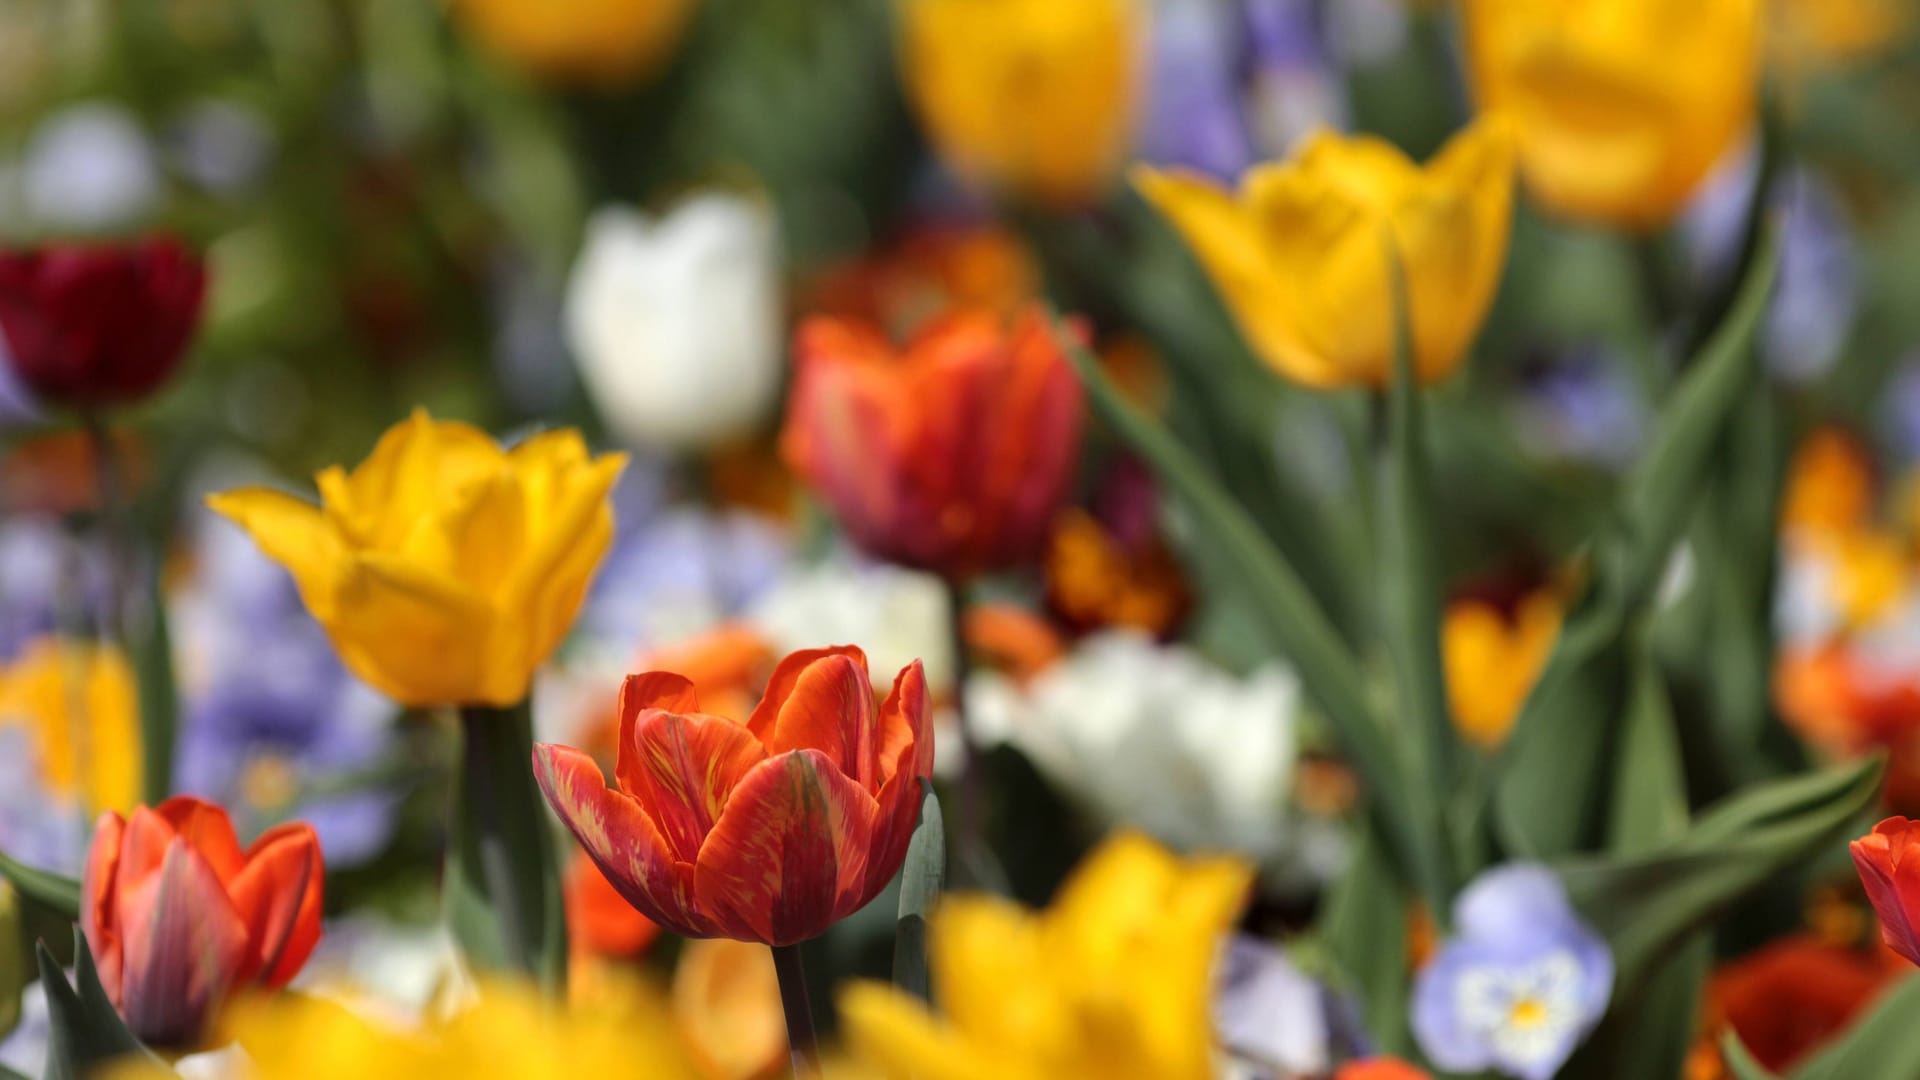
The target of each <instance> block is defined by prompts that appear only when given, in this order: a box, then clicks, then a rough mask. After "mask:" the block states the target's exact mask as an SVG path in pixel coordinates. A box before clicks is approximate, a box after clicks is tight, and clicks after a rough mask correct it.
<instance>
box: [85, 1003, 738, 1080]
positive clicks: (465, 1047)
mask: <svg viewBox="0 0 1920 1080" xmlns="http://www.w3.org/2000/svg"><path fill="white" fill-rule="evenodd" d="M222 1030H223V1033H224V1034H227V1035H230V1036H232V1037H233V1038H234V1039H235V1040H236V1041H237V1042H238V1043H239V1045H240V1046H241V1048H242V1049H244V1050H245V1051H246V1054H245V1055H244V1057H243V1059H242V1062H243V1063H242V1064H240V1065H238V1066H237V1067H236V1068H235V1069H234V1071H233V1075H235V1076H237V1077H239V1078H241V1080H333V1078H335V1077H342V1076H351V1077H354V1078H356V1080H414V1078H416V1077H425V1076H456V1077H462V1078H465V1080H494V1078H496V1077H497V1078H500V1080H506V1078H509V1077H511V1078H514V1080H576V1078H578V1077H583V1076H603V1077H604V1076H647V1077H659V1078H661V1080H699V1078H700V1074H699V1073H698V1072H697V1071H696V1070H695V1069H694V1068H693V1066H692V1064H691V1062H690V1061H689V1060H688V1058H687V1055H686V1050H685V1047H684V1046H683V1045H682V1044H681V1043H680V1041H679V1039H678V1037H677V1036H676V1035H675V1034H674V1031H673V1027H672V1024H671V1022H670V1021H669V1020H668V1019H667V1015H666V1008H665V1005H664V1004H663V1003H662V1002H661V1001H660V998H659V995H658V994H657V993H655V992H653V991H651V989H650V988H645V987H635V988H631V989H630V990H629V991H627V992H625V993H623V994H621V995H619V997H618V999H617V1000H609V1001H606V1002H601V1003H596V1004H593V1005H587V1006H574V1007H572V1008H570V1009H563V1008H560V1007H558V1006H556V1005H554V1004H553V1003H552V1002H550V1001H547V1000H545V999H543V998H542V997H541V996H540V995H539V994H538V993H536V992H535V991H534V990H533V989H532V988H531V987H524V986H520V985H518V984H512V983H489V984H484V985H482V986H481V987H480V992H479V996H478V998H477V999H476V1000H475V1001H473V1002H472V1003H471V1005H469V1006H468V1007H467V1008H465V1009H464V1010H462V1011H460V1012H458V1013H456V1014H455V1015H454V1016H453V1017H451V1018H450V1019H447V1020H445V1021H441V1022H436V1023H431V1024H428V1025H427V1026H426V1027H424V1028H422V1029H420V1030H414V1031H400V1030H396V1029H394V1028H390V1027H386V1026H383V1025H381V1024H376V1023H373V1022H371V1021H369V1020H367V1019H365V1018H362V1017H361V1016H359V1015H356V1014H355V1013H353V1012H351V1011H349V1010H348V1009H346V1008H344V1007H342V1006H341V1005H339V1004H336V1003H335V1002H333V1001H330V1000H328V999H325V998H321V997H315V996H311V995H305V994H287V995H280V996H277V997H271V998H268V997H258V998H249V999H246V1000H243V1001H241V1002H239V1003H238V1004H237V1005H235V1006H234V1007H233V1008H232V1009H231V1010H229V1012H228V1013H227V1015H226V1017H225V1018H224V1020H223V1023H222ZM107 1076H108V1077H109V1078H110V1080H149V1078H152V1080H160V1078H161V1077H167V1078H171V1077H172V1076H173V1073H172V1072H169V1071H167V1070H166V1069H165V1068H163V1067H162V1066H161V1065H160V1064H159V1063H158V1062H150V1063H148V1064H139V1063H128V1064H125V1065H122V1066H120V1067H118V1068H115V1069H112V1070H109V1072H108V1073H107Z"/></svg>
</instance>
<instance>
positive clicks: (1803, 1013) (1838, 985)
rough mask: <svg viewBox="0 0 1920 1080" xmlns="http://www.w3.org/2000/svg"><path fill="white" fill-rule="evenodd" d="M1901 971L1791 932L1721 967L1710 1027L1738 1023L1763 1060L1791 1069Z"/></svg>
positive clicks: (1712, 986)
mask: <svg viewBox="0 0 1920 1080" xmlns="http://www.w3.org/2000/svg"><path fill="white" fill-rule="evenodd" d="M1895 974H1897V973H1896V972H1890V971H1888V970H1887V969H1886V968H1885V967H1884V966H1883V965H1881V964H1880V963H1878V962H1877V961H1876V960H1875V959H1874V957H1873V955H1872V954H1871V953H1863V952H1861V951H1859V950H1856V949H1848V948H1844V947H1842V946H1838V945H1829V944H1827V943H1825V942H1822V941H1820V940H1819V939H1817V938H1813V937H1807V936H1796V937H1791V938H1785V939H1782V940H1780V941H1776V942H1774V943H1772V944H1770V945H1766V946H1763V947H1762V948H1760V949H1757V950H1755V951H1754V952H1752V953H1750V954H1748V955H1746V956H1743V957H1741V958H1740V959H1738V960H1734V961H1732V962H1730V963H1727V964H1723V965H1721V967H1720V969H1719V970H1718V971H1716V972H1714V975H1713V979H1712V981H1711V982H1710V983H1709V984H1708V986H1707V1012H1708V1021H1709V1028H1710V1029H1712V1030H1713V1031H1714V1032H1715V1033H1716V1034H1717V1029H1718V1028H1719V1027H1720V1025H1722V1024H1726V1025H1730V1026H1731V1027H1732V1028H1733V1030H1734V1031H1736V1032H1738V1033H1739V1035H1740V1041H1741V1042H1743V1043H1745V1044H1746V1046H1747V1049H1748V1050H1749V1051H1751V1052H1752V1053H1753V1056H1754V1057H1755V1058H1756V1059H1757V1060H1758V1061H1759V1062H1760V1064H1762V1065H1765V1066H1766V1067H1767V1068H1768V1069H1769V1070H1771V1071H1773V1072H1777V1073H1780V1074H1782V1075H1785V1074H1786V1073H1788V1072H1791V1071H1792V1070H1793V1068H1794V1066H1795V1065H1796V1064H1798V1063H1799V1062H1801V1061H1804V1060H1805V1059H1806V1057H1807V1055H1808V1054H1811V1053H1813V1052H1814V1051H1816V1050H1818V1049H1820V1048H1821V1047H1822V1046H1824V1045H1826V1044H1827V1043H1829V1042H1831V1041H1832V1040H1833V1038H1834V1037H1835V1036H1836V1035H1839V1034H1840V1033H1841V1032H1843V1031H1845V1030H1846V1028H1847V1025H1848V1024H1850V1023H1852V1021H1853V1019H1854V1018H1855V1017H1856V1016H1858V1015H1860V1012H1861V1010H1862V1009H1864V1008H1865V1007H1866V1006H1867V1005H1868V1004H1869V1003H1870V1002H1871V1001H1872V1000H1873V998H1874V996H1875V995H1876V994H1878V993H1879V992H1880V990H1881V989H1882V988H1883V987H1885V986H1886V984H1887V982H1888V981H1889V980H1890V979H1891V978H1892V976H1893V975H1895Z"/></svg>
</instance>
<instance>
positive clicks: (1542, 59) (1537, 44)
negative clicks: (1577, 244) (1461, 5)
mask: <svg viewBox="0 0 1920 1080" xmlns="http://www.w3.org/2000/svg"><path fill="white" fill-rule="evenodd" d="M1465 17H1466V36H1467V59H1468V62H1469V66H1470V67H1471V69H1472V77H1473V83H1474V87H1475V91H1476V93H1477V94H1478V96H1479V99H1480V104H1481V106H1482V107H1483V108H1488V109H1498V110H1501V111H1503V112H1506V113H1509V114H1510V115H1511V116H1512V117H1513V119H1514V122H1515V124H1516V125H1517V128H1518V134H1519V140H1520V171H1521V173H1522V175H1523V176H1524V177H1525V179H1526V182H1527V186H1528V187H1529V189H1530V190H1531V191H1532V192H1533V194H1534V197H1535V198H1537V199H1539V200H1540V202H1541V203H1543V204H1544V205H1545V206H1546V207H1547V208H1548V209H1549V210H1551V211H1552V212H1553V213H1555V214H1559V215H1563V216H1565V217H1568V218H1572V219H1574V220H1578V221H1584V222H1592V223H1595V224H1601V225H1610V226H1614V227H1617V228H1626V229H1638V230H1646V229H1655V228H1659V227H1660V226H1662V225H1665V224H1666V223H1667V222H1668V221H1670V220H1671V219H1672V218H1673V216H1674V215H1675V214H1676V213H1678V212H1679V210H1680V208H1681V206H1682V205H1683V204H1684V203H1685V202H1686V201H1687V199H1688V197H1689V196H1691V195H1692V194H1693V193H1694V191H1695V189H1697V188H1698V187H1699V186H1700V183H1701V181H1703V180H1705V179H1706V177H1707V175H1708V173H1709V172H1711V171H1712V169H1713V167H1714V165H1715V164H1716V163H1717V162H1719V160H1720V158H1721V157H1722V155H1724V154H1725V153H1726V152H1727V150H1728V148H1729V147H1731V146H1732V145H1733V143H1734V142H1735V140H1736V139H1738V138H1739V137H1740V136H1741V134H1742V133H1743V132H1744V131H1745V130H1746V129H1747V128H1748V126H1749V125H1750V124H1751V122H1752V120H1753V112H1754V100H1755V97H1756V95H1757V91H1758V84H1759V70H1760V53H1761V29H1762V27H1761V0H1701V2H1699V3H1685V4H1676V3H1673V2H1672V0H1576V2H1571V3H1570V2H1568V0H1468V2H1467V4H1466V7H1465ZM1670 56H1684V57H1686V62H1685V63H1667V62H1664V61H1662V60H1661V59H1660V58H1661V57H1670Z"/></svg>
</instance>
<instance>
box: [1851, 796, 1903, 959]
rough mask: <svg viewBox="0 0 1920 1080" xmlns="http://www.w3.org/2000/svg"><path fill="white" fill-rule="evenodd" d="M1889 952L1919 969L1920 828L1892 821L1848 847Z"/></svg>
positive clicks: (1895, 820) (1900, 821)
mask: <svg viewBox="0 0 1920 1080" xmlns="http://www.w3.org/2000/svg"><path fill="white" fill-rule="evenodd" d="M1848 850H1850V851H1851V852H1852V853H1853V865H1854V868H1855V869H1857V870H1859V871H1860V883H1861V884H1862V885H1865V886H1866V888H1867V899H1868V900H1869V901H1871V902H1872V903H1873V913H1874V914H1875V915H1878V916H1879V917H1880V937H1881V939H1882V940H1884V941H1885V942H1886V943H1887V948H1889V949H1892V950H1893V951H1894V952H1897V953H1899V954H1900V955H1901V956H1904V957H1906V958H1907V959H1908V960H1910V961H1912V962H1913V963H1916V964H1920V929H1917V927H1920V822H1913V821H1909V820H1907V819H1906V818H1903V817H1890V818H1888V819H1887V820H1885V821H1883V822H1881V823H1880V824H1878V825H1875V826H1874V827H1873V831H1872V832H1870V833H1868V834H1867V835H1865V836H1863V837H1861V838H1860V839H1858V840H1855V841H1854V842H1853V843H1852V844H1850V845H1848Z"/></svg>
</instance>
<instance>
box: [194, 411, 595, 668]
mask: <svg viewBox="0 0 1920 1080" xmlns="http://www.w3.org/2000/svg"><path fill="white" fill-rule="evenodd" d="M625 464H626V457H625V456H624V455H621V454H606V455H602V456H600V457H597V458H595V457H591V456H589V454H588V452H587V447H586V444H585V443H584V442H583V441H582V440H581V438H580V434H579V433H578V432H576V431H572V430H564V431H551V432H545V433H542V434H539V435H535V436H532V437H531V438H529V439H527V440H526V441H525V442H522V443H520V444H519V445H517V446H515V447H513V448H512V449H510V450H508V449H502V448H501V447H500V446H499V445H497V444H496V443H495V442H494V441H493V440H492V439H491V438H489V437H488V436H487V435H486V434H485V433H484V432H482V431H480V430H479V429H477V428H474V427H471V426H469V425H466V424H461V423H453V422H448V421H436V420H433V419H431V418H430V417H428V416H427V414H426V413H425V412H424V411H416V412H414V414H413V416H412V417H411V418H410V419H408V420H406V421H403V422H402V423H400V424H397V425H395V426H394V427H393V428H392V429H391V430H389V431H388V432H387V433H386V435H384V436H383V437H382V438H381V439H380V443H379V445H378V446H376V447H374V450H373V453H372V455H371V456H369V457H368V458H367V460H366V461H365V462H363V463H361V465H360V466H359V467H358V468H356V469H354V470H353V472H352V473H348V472H347V471H346V470H344V469H341V468H340V467H339V466H333V467H330V468H328V469H326V470H324V471H322V472H321V473H320V475H319V477H318V482H319V487H320V499H321V504H322V505H320V506H314V505H312V504H310V503H307V502H303V501H301V500H299V499H296V498H293V497H292V496H290V495H286V494H283V493H281V492H278V491H272V490H268V489H264V488H249V489H245V490H240V491H232V492H228V493H226V494H223V495H216V496H214V497H213V498H211V499H210V500H208V502H209V505H211V506H212V507H213V508H214V509H215V510H216V511H218V512H220V513H221V514H224V515H226V516H227V517H229V518H232V519H233V520H234V521H235V522H238V523H239V524H240V525H241V526H242V527H244V528H245V529H246V530H247V531H248V532H250V533H252V534H253V538H254V540H255V541H256V542H257V543H258V544H259V545H260V547H261V548H262V549H263V550H264V551H265V552H266V553H267V554H268V555H269V556H271V557H272V558H274V559H275V560H276V561H278V562H280V563H281V564H282V565H284V566H286V568H287V569H288V570H290V571H291V572H292V573H293V579H294V582H295V583H296V584H297V585H298V586H299V587H300V595H301V598H302V599H303V600H305V602H306V605H307V609H308V610H309V611H311V612H312V613H313V616H314V618H316V619H318V620H320V623H321V625H323V626H325V627H326V629H327V634H328V635H329V636H330V637H331V638H332V640H333V646H334V648H335V649H336V650H338V651H339V653H340V658H341V659H342V660H343V661H344V662H345V663H346V665H347V667H348V668H350V669H351V670H352V671H353V673H354V674H356V675H358V676H360V677H361V678H362V679H365V680H366V681H367V682H368V683H370V684H371V685H373V686H374V687H375V688H376V689H379V690H380V691H382V692H384V693H386V694H388V695H389V696H391V697H393V698H394V699H395V700H397V701H400V702H402V703H404V704H408V705H434V704H461V705H467V704H491V705H511V704H513V703H514V702H517V701H519V700H520V699H521V698H523V697H525V696H526V693H527V687H528V684H529V682H530V681H531V679H532V677H533V671H534V669H535V668H537V667H539V666H540V664H541V663H542V662H543V661H544V660H545V659H546V658H547V656H548V654H550V653H551V652H552V651H553V649H554V647H555V646H557V645H558V644H559V643H560V639H561V637H562V636H564V635H565V634H566V632H567V628H568V626H570V625H571V624H572V622H573V617H574V615H575V614H576V612H577V611H578V610H579V607H580V601H581V598H582V597H583V596H584V595H585V593H586V589H587V584H588V582H589V581H590V580H591V579H592V577H593V573H594V571H595V569H596V568H598V566H599V565H600V559H601V557H602V556H603V555H605V554H606V551H607V546H608V545H609V544H610V543H611V542H612V539H613V508H612V506H611V504H610V503H609V501H608V498H607V492H608V490H609V489H610V488H611V487H612V486H613V482H614V480H615V479H617V478H618V477H619V475H620V470H621V468H622V467H624V465H625Z"/></svg>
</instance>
